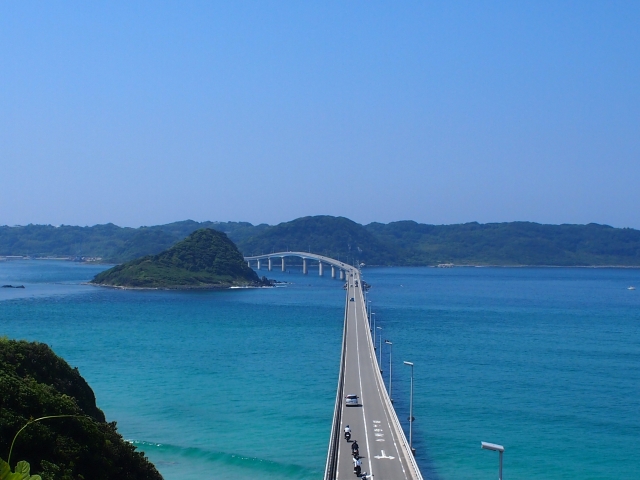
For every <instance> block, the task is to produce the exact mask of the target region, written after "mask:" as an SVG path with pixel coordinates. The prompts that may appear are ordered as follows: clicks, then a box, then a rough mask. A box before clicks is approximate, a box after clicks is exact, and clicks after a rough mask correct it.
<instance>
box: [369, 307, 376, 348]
mask: <svg viewBox="0 0 640 480" xmlns="http://www.w3.org/2000/svg"><path fill="white" fill-rule="evenodd" d="M371 317H373V328H372V329H371V331H372V332H373V349H374V350H375V349H376V317H375V312H373V313H372V314H371ZM369 326H371V325H369Z"/></svg>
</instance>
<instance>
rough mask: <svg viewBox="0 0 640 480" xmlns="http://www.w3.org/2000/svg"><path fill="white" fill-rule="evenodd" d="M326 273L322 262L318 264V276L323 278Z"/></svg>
mask: <svg viewBox="0 0 640 480" xmlns="http://www.w3.org/2000/svg"><path fill="white" fill-rule="evenodd" d="M323 274H324V271H323V270H322V262H318V275H320V276H321V277H322V276H323Z"/></svg>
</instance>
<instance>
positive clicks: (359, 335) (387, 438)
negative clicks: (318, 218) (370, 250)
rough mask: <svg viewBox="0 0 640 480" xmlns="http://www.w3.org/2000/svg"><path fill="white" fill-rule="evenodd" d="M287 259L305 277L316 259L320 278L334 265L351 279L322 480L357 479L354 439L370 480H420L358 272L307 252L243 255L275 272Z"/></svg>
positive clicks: (346, 301) (342, 264)
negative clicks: (349, 400)
mask: <svg viewBox="0 0 640 480" xmlns="http://www.w3.org/2000/svg"><path fill="white" fill-rule="evenodd" d="M289 256H294V257H301V258H302V259H303V272H304V273H307V272H308V270H307V268H306V265H307V263H306V262H307V261H308V260H313V261H317V262H318V263H319V265H320V267H319V272H320V275H322V272H323V270H322V265H323V264H326V265H329V266H331V270H332V277H334V278H335V271H336V270H338V271H339V272H340V278H341V279H346V281H347V288H346V297H345V308H344V327H343V336H342V353H341V359H340V374H339V379H338V390H337V395H336V403H335V407H334V414H333V423H332V427H331V436H330V439H329V451H328V454H327V462H326V466H325V474H324V480H350V479H355V478H356V477H355V476H354V474H353V457H352V455H351V444H352V442H353V440H357V441H358V444H359V446H360V456H361V459H360V461H361V462H362V474H364V472H367V474H368V475H367V478H368V479H371V478H372V477H371V475H373V478H374V479H375V480H422V474H421V473H420V469H419V468H418V465H417V464H416V461H415V458H414V455H413V453H412V452H411V449H410V447H409V442H408V441H407V438H406V437H405V434H404V431H403V430H402V427H401V426H400V421H399V420H398V416H397V415H396V412H395V410H394V408H393V404H392V403H391V400H390V398H389V395H388V393H387V390H386V388H385V385H384V382H383V381H382V375H381V372H380V368H379V367H378V363H377V360H376V352H375V348H374V345H373V341H372V336H371V325H370V323H369V318H368V316H367V309H366V303H365V298H364V292H363V289H362V278H361V274H360V271H359V269H357V268H356V267H354V266H352V265H349V264H346V263H344V262H340V261H338V260H334V259H332V258H329V257H324V256H322V255H315V254H312V253H304V252H280V253H272V254H269V255H258V256H253V257H245V260H246V261H247V262H249V265H251V263H250V262H251V261H257V262H261V261H265V260H266V261H267V262H268V265H269V269H270V270H271V267H272V266H273V264H272V260H273V259H280V258H281V259H282V260H281V261H282V270H283V271H284V270H285V260H284V259H285V257H289ZM258 268H260V263H258ZM346 395H357V396H358V404H357V405H354V406H347V405H346V403H345V396H346ZM346 425H349V426H350V428H351V432H352V437H351V442H347V441H346V440H345V439H344V435H343V432H344V427H345V426H346ZM363 478H364V477H363Z"/></svg>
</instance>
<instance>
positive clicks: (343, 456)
mask: <svg viewBox="0 0 640 480" xmlns="http://www.w3.org/2000/svg"><path fill="white" fill-rule="evenodd" d="M356 282H357V284H358V285H359V286H358V287H356ZM347 285H348V287H347V288H348V294H347V303H348V306H347V327H346V336H347V340H346V342H347V343H346V356H345V359H346V362H345V365H346V366H345V372H344V384H343V385H344V389H343V393H344V396H346V395H348V394H356V395H358V396H359V397H360V398H359V403H360V405H359V406H349V407H347V406H346V405H345V403H344V399H343V400H342V425H341V433H340V445H339V448H338V468H337V476H336V478H337V479H339V480H347V479H354V480H355V478H356V477H355V475H354V473H353V457H352V455H351V443H347V441H346V440H345V439H344V434H343V432H344V427H345V426H346V425H349V426H350V427H351V432H352V436H351V440H352V441H353V440H357V441H358V445H359V446H360V455H361V457H362V458H361V462H362V472H367V473H369V474H373V475H374V480H401V479H406V480H422V476H421V474H420V472H419V470H418V468H417V466H416V464H415V460H414V459H413V458H408V457H409V456H412V454H411V453H410V452H409V449H408V445H407V441H406V437H405V436H404V433H403V432H402V431H401V429H400V425H399V424H398V421H397V417H396V415H395V411H394V410H393V407H392V406H391V403H390V401H389V398H388V395H387V392H386V388H385V386H384V383H383V382H382V376H381V375H380V370H379V368H378V363H377V360H376V355H375V350H374V349H373V345H372V342H371V333H370V331H369V324H368V320H367V316H366V310H365V302H364V296H363V294H362V280H361V279H360V277H359V273H358V271H357V270H355V269H354V270H350V271H349V274H348V276H347ZM351 298H353V299H354V301H353V302H352V301H350V300H349V299H351Z"/></svg>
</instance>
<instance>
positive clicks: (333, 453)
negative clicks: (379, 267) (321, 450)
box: [324, 290, 349, 480]
mask: <svg viewBox="0 0 640 480" xmlns="http://www.w3.org/2000/svg"><path fill="white" fill-rule="evenodd" d="M346 295H347V298H346V301H345V306H344V326H343V327H342V352H341V354H340V374H339V375H338V389H337V391H338V393H337V394H336V405H335V407H334V410H333V425H332V426H331V436H330V437H329V451H328V453H327V463H326V465H325V468H324V480H335V478H336V476H337V473H338V447H339V445H340V434H341V433H342V432H341V428H340V427H341V425H342V397H343V396H344V391H343V389H344V370H345V361H346V351H347V315H348V313H349V298H348V297H349V290H347V294H346Z"/></svg>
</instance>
